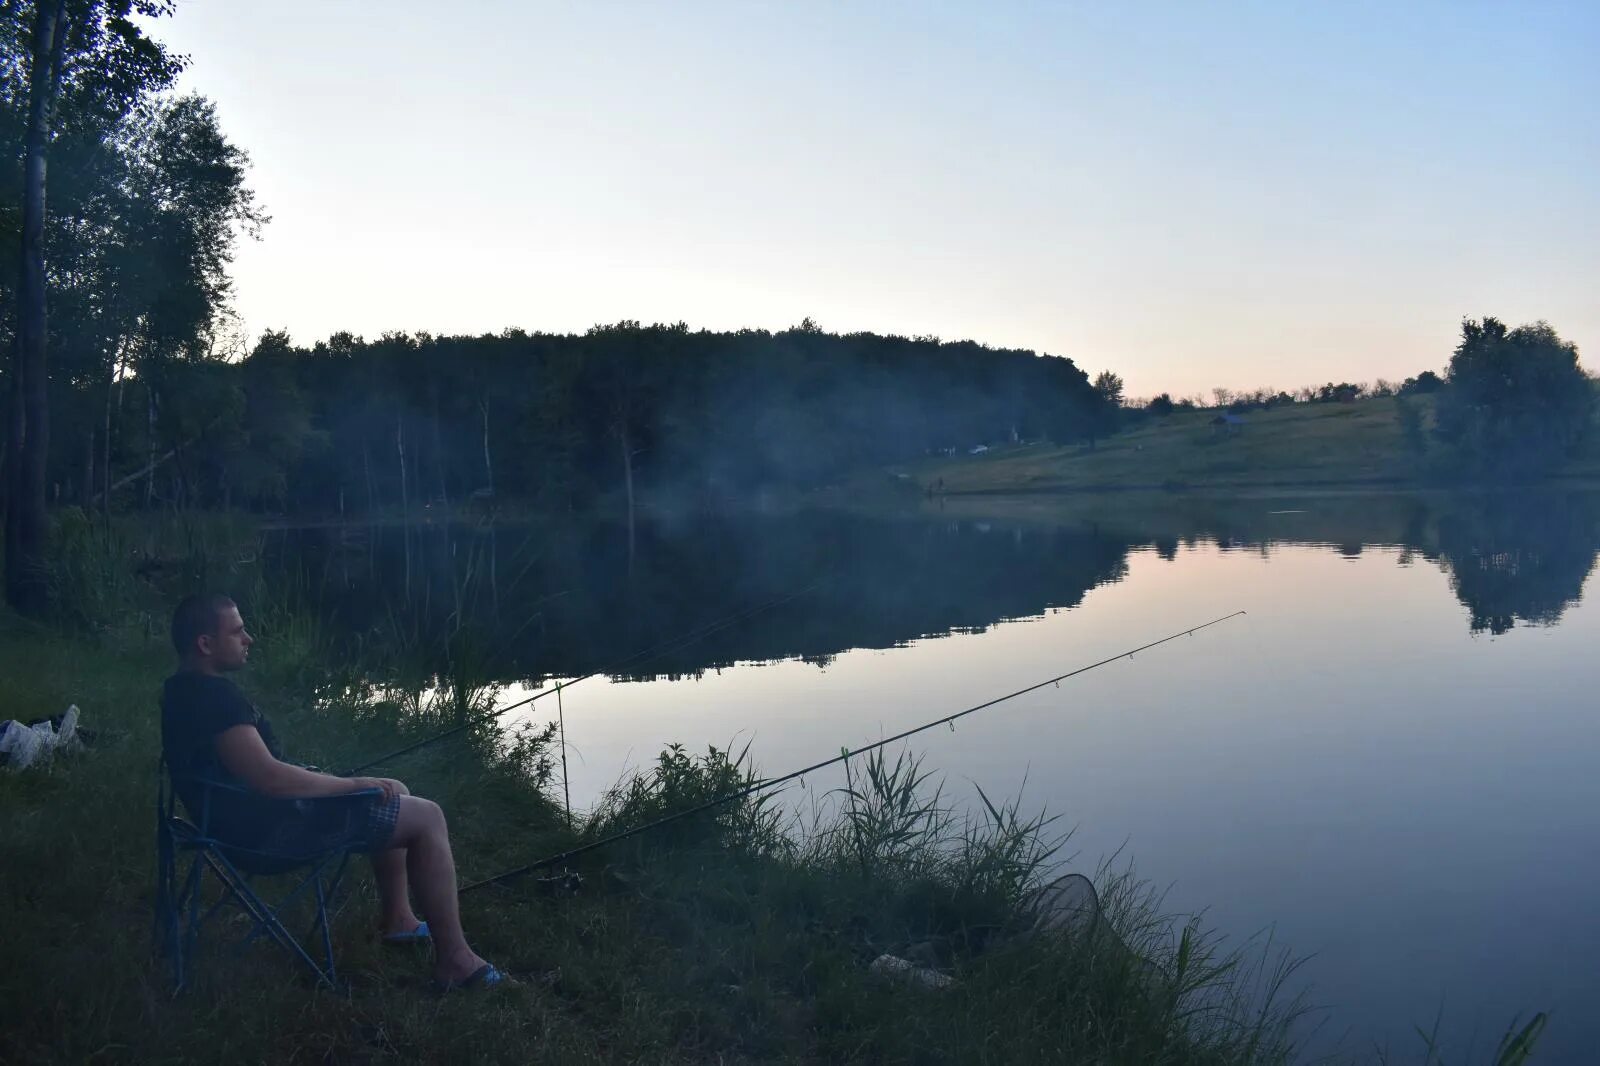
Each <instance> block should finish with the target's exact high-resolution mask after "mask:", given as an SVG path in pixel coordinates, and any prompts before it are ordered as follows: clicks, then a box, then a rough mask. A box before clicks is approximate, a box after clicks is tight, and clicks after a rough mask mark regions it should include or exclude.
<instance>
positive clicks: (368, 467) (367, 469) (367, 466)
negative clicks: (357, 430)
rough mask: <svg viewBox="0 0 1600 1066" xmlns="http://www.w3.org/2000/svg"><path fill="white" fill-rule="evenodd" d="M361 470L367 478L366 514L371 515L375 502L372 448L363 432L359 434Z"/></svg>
mask: <svg viewBox="0 0 1600 1066" xmlns="http://www.w3.org/2000/svg"><path fill="white" fill-rule="evenodd" d="M361 471H362V473H363V474H364V475H365V476H366V479H367V514H368V515H371V514H372V509H373V508H374V507H376V506H377V502H376V497H375V496H374V494H373V491H372V448H371V447H370V446H369V445H368V444H367V435H366V434H365V433H363V434H361Z"/></svg>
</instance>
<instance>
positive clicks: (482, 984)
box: [433, 962, 511, 996]
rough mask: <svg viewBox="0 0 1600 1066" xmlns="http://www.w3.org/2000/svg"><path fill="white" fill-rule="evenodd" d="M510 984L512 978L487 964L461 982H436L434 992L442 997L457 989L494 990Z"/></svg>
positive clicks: (491, 964) (492, 965)
mask: <svg viewBox="0 0 1600 1066" xmlns="http://www.w3.org/2000/svg"><path fill="white" fill-rule="evenodd" d="M510 983H511V978H509V977H507V976H506V975H505V974H503V973H501V972H500V971H499V970H497V969H495V967H494V964H493V963H488V962H486V963H484V964H483V965H482V966H479V967H478V968H477V969H476V970H473V971H472V972H471V973H469V974H467V976H465V977H463V978H461V980H459V981H435V982H434V983H433V990H434V991H435V992H437V993H439V994H440V995H441V996H442V995H444V994H445V993H446V992H454V991H456V990H457V989H464V988H494V987H495V986H497V985H502V984H510Z"/></svg>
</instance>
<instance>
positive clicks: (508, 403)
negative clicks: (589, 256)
mask: <svg viewBox="0 0 1600 1066" xmlns="http://www.w3.org/2000/svg"><path fill="white" fill-rule="evenodd" d="M67 406H70V405H64V407H67ZM113 407H114V410H115V411H116V412H118V413H119V414H120V417H116V418H114V419H113V421H112V423H111V425H110V437H109V440H110V443H111V445H112V451H111V455H110V464H109V467H108V468H107V470H106V471H105V476H106V478H109V483H110V484H111V485H112V486H113V487H114V489H115V491H114V492H113V501H114V502H134V503H137V504H158V503H169V502H174V503H180V504H186V505H195V506H229V505H231V506H245V507H254V508H262V509H283V510H291V511H297V512H321V513H328V512H335V511H350V510H362V511H373V510H379V509H396V508H405V509H415V508H418V507H420V506H425V505H432V504H459V503H461V502H462V501H464V500H468V499H471V498H474V497H476V498H477V499H479V500H486V499H490V498H495V499H502V498H508V497H509V498H513V499H519V500H528V501H536V502H538V503H540V504H543V505H559V506H567V505H572V506H577V505H583V504H586V503H589V502H592V501H593V500H594V499H595V498H596V497H597V496H599V495H602V494H607V493H617V494H619V495H620V496H626V497H629V498H631V496H632V494H633V493H635V492H636V491H638V490H639V489H641V488H645V487H650V488H655V489H663V490H666V489H670V490H683V491H686V492H689V493H693V494H697V495H701V496H705V495H711V496H715V495H717V494H721V493H726V492H743V491H748V490H751V489H756V488H762V487H768V486H786V487H795V486H800V487H804V486H811V485H816V484H818V483H820V482H824V481H826V480H828V479H830V478H833V477H835V476H837V475H839V474H841V473H844V472H846V471H849V470H851V469H853V468H858V467H860V466H862V465H865V464H875V463H888V462H895V461H900V460H906V459H910V458H914V457H917V456H921V455H924V454H926V453H928V452H929V451H935V450H947V449H951V448H966V447H970V446H973V445H976V444H980V443H996V442H1001V441H1011V440H1022V439H1040V438H1045V439H1050V440H1056V441H1069V440H1078V439H1082V438H1087V437H1088V436H1090V435H1091V434H1092V433H1093V432H1094V431H1095V430H1096V427H1097V426H1099V425H1100V424H1101V423H1102V422H1103V421H1104V417H1105V412H1106V403H1105V401H1104V400H1103V399H1102V398H1101V396H1100V395H1099V394H1098V393H1096V392H1095V390H1094V389H1093V388H1092V387H1091V385H1090V383H1089V380H1088V378H1087V376H1086V375H1085V374H1084V373H1083V372H1082V371H1081V370H1079V369H1078V368H1077V367H1076V366H1074V365H1073V363H1072V362H1071V360H1068V359H1064V358H1056V357H1050V356H1039V355H1035V354H1034V353H1033V352H1029V351H1017V350H1004V349H993V348H988V347H985V346H983V345H980V344H976V343H972V342H958V343H943V342H940V341H937V340H934V339H929V338H917V339H908V338H905V337H898V336H881V335H878V334H873V333H853V334H846V335H838V334H832V333H826V332H823V331H822V330H821V329H819V328H817V327H816V326H815V325H814V324H813V323H811V322H810V321H809V320H807V321H805V322H802V323H801V324H800V325H799V326H796V327H794V328H792V329H788V330H784V331H781V332H777V333H771V332H768V331H766V330H739V331H736V332H723V333H713V332H709V331H705V330H700V331H691V330H690V329H688V328H687V327H686V326H685V325H683V324H681V323H680V324H678V325H670V326H669V325H653V326H642V325H640V324H639V323H637V322H627V321H625V322H619V323H616V324H614V325H608V326H597V327H595V328H593V329H591V330H589V331H588V332H587V333H585V334H582V335H573V334H546V333H525V332H522V331H520V330H510V331H507V332H504V333H501V334H499V335H486V336H477V337H433V336H429V335H426V334H422V335H406V334H387V335H385V336H383V337H381V338H379V339H377V340H373V341H366V340H363V339H361V338H359V337H354V336H351V335H350V334H336V335H335V336H333V337H331V338H330V339H328V340H327V341H323V342H318V343H316V344H314V345H312V346H311V347H298V346H296V345H294V344H293V343H292V342H291V340H290V338H289V337H288V336H287V335H285V334H282V333H268V334H267V335H266V336H264V337H263V338H262V339H261V341H260V342H259V343H258V344H257V345H256V347H255V348H254V350H253V351H251V352H250V354H249V355H248V356H247V357H246V358H245V359H243V360H241V361H238V362H228V361H223V360H216V359H205V358H198V359H188V360H179V361H172V362H167V363H165V364H163V365H162V367H161V371H160V374H159V376H155V375H136V376H133V377H131V378H129V379H127V380H125V381H122V382H119V384H118V397H117V402H116V403H115V404H114V405H113ZM79 433H80V434H81V435H82V439H83V440H84V441H87V440H88V438H89V437H92V436H93V435H94V434H95V433H96V426H95V425H93V424H89V425H84V426H82V427H80V428H79ZM86 456H87V451H86V450H78V451H74V450H73V449H71V448H64V449H62V450H61V451H60V452H59V453H58V454H57V459H58V462H59V466H58V467H57V474H58V478H59V483H60V484H61V485H62V486H63V498H64V499H79V500H83V501H88V500H91V499H94V498H96V497H97V494H98V493H100V492H101V491H102V486H97V485H96V483H95V482H94V480H93V479H92V478H91V477H90V476H89V475H90V473H91V472H92V468H91V465H90V460H89V459H88V458H87V457H86ZM113 471H114V473H113ZM130 474H132V475H133V476H132V477H130V476H129V475H130ZM117 486H120V488H117Z"/></svg>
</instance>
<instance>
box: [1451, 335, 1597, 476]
mask: <svg viewBox="0 0 1600 1066" xmlns="http://www.w3.org/2000/svg"><path fill="white" fill-rule="evenodd" d="M1448 380H1449V387H1448V388H1447V389H1446V390H1445V391H1444V393H1443V394H1442V398H1441V400H1440V403H1439V409H1438V434H1439V437H1440V438H1441V440H1443V441H1444V442H1445V443H1446V444H1447V445H1448V446H1449V447H1450V448H1451V449H1453V451H1454V454H1455V457H1456V460H1457V462H1458V463H1459V465H1460V466H1461V467H1462V468H1463V469H1464V470H1466V471H1470V472H1473V473H1479V474H1486V475H1491V476H1500V477H1516V476H1527V475H1533V474H1539V473H1544V472H1546V471H1549V470H1551V469H1552V468H1554V467H1555V466H1556V465H1557V464H1558V463H1560V462H1562V461H1563V460H1565V459H1567V458H1569V457H1570V456H1571V455H1573V454H1574V452H1575V451H1576V450H1577V448H1578V446H1579V445H1580V444H1581V443H1582V442H1583V440H1584V438H1585V437H1586V436H1587V434H1588V432H1589V430H1590V427H1591V423H1592V422H1593V418H1594V407H1595V400H1594V391H1593V388H1592V387H1591V385H1590V383H1589V380H1588V378H1587V376H1585V374H1584V373H1583V370H1582V369H1581V368H1580V367H1579V365H1578V349H1577V346H1576V345H1573V344H1571V343H1570V342H1568V341H1564V340H1562V339H1561V337H1560V336H1559V335H1557V333H1556V331H1555V330H1554V329H1552V328H1551V327H1550V325H1549V323H1546V322H1538V323H1535V324H1533V325H1530V326H1518V327H1517V328H1516V329H1507V328H1506V326H1505V324H1504V323H1502V322H1500V321H1499V320H1498V319H1494V318H1485V319H1483V321H1482V322H1478V321H1475V320H1472V319H1468V320H1466V321H1464V322H1463V323H1462V324H1461V342H1460V343H1459V344H1458V345H1457V346H1456V350H1455V354H1454V355H1452V356H1451V358H1450V369H1449V375H1448Z"/></svg>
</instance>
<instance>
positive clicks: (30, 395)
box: [5, 0, 66, 614]
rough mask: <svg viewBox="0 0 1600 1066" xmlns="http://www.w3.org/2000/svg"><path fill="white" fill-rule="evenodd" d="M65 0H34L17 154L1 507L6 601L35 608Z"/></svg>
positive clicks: (38, 603)
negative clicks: (49, 232) (50, 159)
mask: <svg viewBox="0 0 1600 1066" xmlns="http://www.w3.org/2000/svg"><path fill="white" fill-rule="evenodd" d="M65 7H66V4H65V0H55V2H54V3H52V2H50V0H44V2H42V3H40V4H38V6H37V8H36V9H35V13H34V24H33V66H32V69H31V70H30V72H29V75H28V138H27V148H26V153H25V155H24V158H23V188H22V264H21V265H22V269H21V274H20V276H19V278H18V284H17V346H16V357H15V360H14V363H13V365H14V367H15V369H14V371H13V374H12V400H11V432H10V434H9V440H8V443H9V446H8V448H7V449H6V454H7V456H8V457H9V459H10V469H9V470H8V471H7V473H8V475H9V479H10V486H11V491H10V492H9V493H8V497H9V500H8V506H7V508H6V574H5V577H6V600H7V602H9V603H10V604H11V605H12V606H13V607H15V608H17V610H19V611H22V612H24V613H28V614H40V613H42V612H43V611H44V609H45V607H46V606H47V602H48V597H49V589H48V586H47V584H46V580H45V571H44V557H45V556H44V553H45V540H46V537H47V535H48V523H47V519H46V514H45V471H46V467H45V463H46V459H47V456H48V452H49V444H50V402H49V393H48V386H49V380H50V379H49V374H48V371H47V369H46V363H45V340H46V319H45V277H44V212H45V163H46V157H47V155H48V152H49V147H50V120H51V112H52V110H53V109H54V106H55V96H56V87H57V86H58V85H59V83H60V81H61V44H62V39H63V38H64V37H65V36H66V35H65V34H64V33H63V32H62V31H63V30H64V29H65V27H64V26H63V25H62V24H63V22H65V18H64V9H65Z"/></svg>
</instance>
